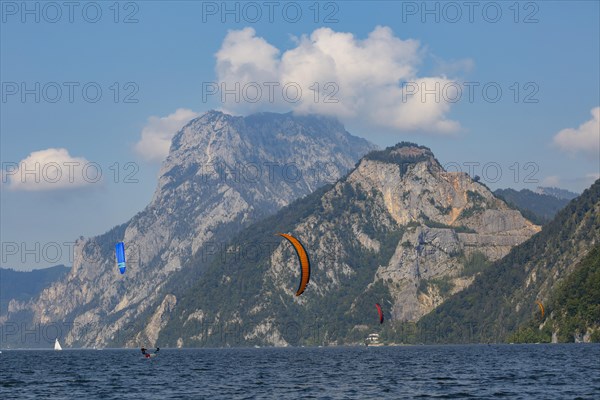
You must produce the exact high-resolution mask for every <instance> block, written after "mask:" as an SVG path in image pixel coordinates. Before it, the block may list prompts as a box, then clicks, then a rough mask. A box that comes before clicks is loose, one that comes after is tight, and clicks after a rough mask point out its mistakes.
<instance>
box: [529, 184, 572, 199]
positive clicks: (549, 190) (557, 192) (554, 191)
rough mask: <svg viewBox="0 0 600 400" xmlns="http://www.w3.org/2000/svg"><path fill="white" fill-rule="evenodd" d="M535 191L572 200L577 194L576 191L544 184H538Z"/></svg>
mask: <svg viewBox="0 0 600 400" xmlns="http://www.w3.org/2000/svg"><path fill="white" fill-rule="evenodd" d="M536 193H538V194H545V195H548V196H552V197H555V198H557V199H559V200H573V199H574V198H575V197H577V196H579V194H578V193H574V192H570V191H568V190H565V189H559V188H555V187H544V186H538V187H537V189H536Z"/></svg>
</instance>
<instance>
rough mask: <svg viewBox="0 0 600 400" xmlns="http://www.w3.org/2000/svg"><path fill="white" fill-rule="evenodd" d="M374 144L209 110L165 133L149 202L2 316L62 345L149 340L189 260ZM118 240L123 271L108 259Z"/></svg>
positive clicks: (278, 120) (292, 119)
mask: <svg viewBox="0 0 600 400" xmlns="http://www.w3.org/2000/svg"><path fill="white" fill-rule="evenodd" d="M374 148H375V146H374V145H372V144H370V143H369V142H367V141H366V140H364V139H360V138H357V137H355V136H352V135H350V134H349V133H348V132H347V131H346V130H345V129H344V127H343V126H342V125H341V124H340V123H339V122H338V121H337V120H335V119H332V118H327V117H321V116H310V115H309V116H294V115H292V114H291V113H289V114H274V113H261V114H255V115H250V116H247V117H237V116H231V115H227V114H224V113H221V112H217V111H209V112H207V113H205V114H203V115H202V116H200V117H198V118H196V119H194V120H192V121H190V122H189V123H188V124H187V125H185V126H184V127H183V128H182V129H181V130H180V131H179V132H178V133H177V134H176V135H175V136H174V138H173V140H172V144H171V148H170V152H169V155H168V157H167V159H166V160H165V161H164V163H163V165H162V167H161V170H160V176H159V180H158V187H157V189H156V191H155V192H154V196H153V198H152V201H151V202H150V204H149V205H148V206H147V207H146V208H145V209H144V210H143V211H141V212H140V213H138V214H137V215H135V216H134V217H133V218H132V219H131V220H129V221H127V222H126V223H124V224H122V225H120V226H117V227H115V228H113V229H111V230H110V231H109V232H107V233H105V234H102V235H99V236H96V237H92V238H80V239H79V240H78V241H77V242H76V245H75V248H74V253H75V255H74V264H73V267H72V269H71V271H70V272H69V274H68V275H67V276H66V277H65V278H64V279H61V280H60V281H59V282H57V283H54V284H53V285H52V286H50V287H49V288H47V289H45V290H44V291H43V292H42V293H41V295H40V296H39V298H37V299H36V300H35V301H32V302H31V303H30V304H29V305H28V307H26V308H24V309H22V310H20V312H18V313H13V314H12V315H10V316H9V317H10V321H12V322H19V321H20V322H25V323H31V324H40V326H41V327H44V326H47V325H50V324H54V325H56V324H58V325H59V326H60V327H61V336H62V340H61V342H63V343H65V344H66V345H67V346H100V347H105V346H109V345H110V346H121V345H131V346H136V347H137V346H138V344H139V343H143V344H145V345H151V344H153V343H154V342H155V341H156V338H157V337H158V334H159V333H160V330H161V329H162V327H163V326H164V325H165V324H167V323H168V320H169V315H170V311H171V310H172V309H173V308H174V307H175V305H176V304H177V302H178V299H179V293H180V292H181V291H183V290H185V289H186V287H187V286H189V285H191V283H193V282H194V281H195V280H196V279H198V278H199V277H201V276H202V274H203V269H204V265H203V263H196V264H194V265H192V264H190V263H189V262H188V260H189V259H191V258H192V257H193V256H195V255H196V254H198V253H200V254H203V253H204V252H205V248H210V246H211V245H212V244H213V243H215V242H219V241H222V240H224V239H225V238H227V237H230V236H231V235H232V234H234V233H235V232H237V231H239V230H241V229H242V228H244V227H246V226H248V225H250V224H251V223H252V222H255V221H257V220H258V219H260V218H263V217H265V216H268V215H271V214H273V213H274V212H276V211H277V210H278V209H280V208H281V207H283V206H285V205H287V204H289V203H290V202H291V201H293V200H295V199H297V198H299V197H302V196H304V195H306V194H309V193H311V192H312V191H314V190H315V189H317V188H318V187H320V186H322V185H323V184H325V183H328V182H333V181H335V180H336V179H337V178H338V177H340V176H341V175H343V174H344V173H345V172H346V171H347V170H348V169H350V168H352V167H353V166H354V165H355V163H356V161H357V160H358V159H359V158H360V157H361V156H362V155H364V154H365V153H367V152H368V151H370V150H372V149H374ZM119 241H124V242H125V246H126V256H127V260H128V267H127V272H126V274H125V275H120V274H119V272H118V269H117V267H116V265H115V256H114V251H115V250H114V246H115V243H116V242H119ZM186 266H187V269H186ZM191 268H194V270H190V269H191ZM65 326H66V327H67V328H63V327H65ZM19 345H20V346H21V347H22V346H35V347H39V346H40V343H19ZM42 345H43V346H45V343H44V344H42Z"/></svg>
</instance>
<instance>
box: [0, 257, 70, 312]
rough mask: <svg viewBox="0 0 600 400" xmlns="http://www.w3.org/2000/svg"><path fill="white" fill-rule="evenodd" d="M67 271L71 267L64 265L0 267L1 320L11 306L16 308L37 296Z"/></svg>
mask: <svg viewBox="0 0 600 400" xmlns="http://www.w3.org/2000/svg"><path fill="white" fill-rule="evenodd" d="M67 272H69V267H65V266H64V265H56V266H54V267H50V268H42V269H34V270H32V271H16V270H14V269H12V268H0V321H1V319H2V318H4V317H6V315H7V313H8V310H9V308H12V309H16V308H18V307H20V305H21V304H22V303H26V302H28V301H30V300H32V299H33V298H35V297H37V296H38V295H39V294H40V293H41V291H42V289H44V288H45V287H47V286H49V285H50V284H51V283H52V282H54V281H57V280H59V279H61V278H62V277H64V276H65V275H66V274H67ZM11 301H12V305H11Z"/></svg>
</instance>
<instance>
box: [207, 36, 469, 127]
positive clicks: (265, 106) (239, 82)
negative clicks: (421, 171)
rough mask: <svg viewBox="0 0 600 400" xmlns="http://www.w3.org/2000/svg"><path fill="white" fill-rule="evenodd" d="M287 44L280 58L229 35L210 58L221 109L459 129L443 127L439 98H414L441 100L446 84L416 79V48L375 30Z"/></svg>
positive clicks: (257, 40) (251, 40)
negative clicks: (365, 34)
mask: <svg viewBox="0 0 600 400" xmlns="http://www.w3.org/2000/svg"><path fill="white" fill-rule="evenodd" d="M295 42H296V43H295V46H294V47H293V48H291V49H288V50H285V51H283V52H282V51H280V50H279V49H277V48H276V47H275V46H273V45H271V44H269V43H268V42H267V41H266V40H265V39H263V38H261V37H257V36H256V32H255V30H254V29H252V28H245V29H242V30H233V31H229V32H228V34H227V35H226V37H225V39H224V41H223V43H222V46H221V49H220V50H219V51H218V52H217V53H216V71H217V77H218V80H219V82H218V85H219V87H218V93H216V94H214V95H215V96H218V95H219V94H220V96H219V97H217V98H218V100H219V102H221V103H222V104H223V107H224V108H225V109H226V110H231V111H232V112H238V113H246V112H256V111H261V110H285V109H288V110H289V109H291V110H293V111H294V112H297V113H317V114H325V115H331V116H335V117H338V118H340V119H341V120H343V121H344V122H351V121H352V120H354V121H363V122H364V121H366V122H368V123H369V125H372V126H380V127H385V128H390V129H393V130H423V131H429V132H438V133H448V132H453V131H456V130H458V129H459V128H460V125H459V124H458V122H456V121H452V120H450V119H448V117H447V114H448V112H449V111H450V107H451V103H450V102H448V101H445V100H444V98H443V95H442V96H438V98H437V99H436V96H434V95H427V96H422V94H423V91H424V90H428V91H431V90H436V88H437V91H438V93H443V88H444V85H445V84H447V83H449V82H450V80H449V79H448V78H447V77H445V76H422V74H419V71H418V67H419V64H420V63H421V62H422V60H423V58H424V56H425V54H426V52H425V50H424V49H423V47H422V46H421V44H420V43H419V42H418V41H417V40H412V39H407V40H402V39H400V38H398V37H396V36H394V33H393V32H392V30H391V29H390V28H388V27H383V26H378V27H376V28H375V29H374V30H373V31H372V32H371V33H370V34H369V35H368V37H367V38H366V39H358V38H356V37H355V36H354V35H353V34H351V33H345V32H335V31H333V30H332V29H330V28H319V29H316V30H315V31H314V32H312V34H310V36H306V35H305V36H302V37H300V38H296V39H295ZM436 85H437V86H436ZM407 87H408V88H409V89H410V91H407V90H406V89H407ZM236 88H237V89H236ZM298 88H299V89H298ZM212 90H215V88H212ZM232 92H237V93H238V98H237V99H236V97H235V96H234V95H233V94H231V93H232ZM440 97H441V98H440Z"/></svg>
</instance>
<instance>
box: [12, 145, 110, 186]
mask: <svg viewBox="0 0 600 400" xmlns="http://www.w3.org/2000/svg"><path fill="white" fill-rule="evenodd" d="M3 164H4V165H3V170H2V185H3V186H4V185H6V187H7V188H8V189H10V190H22V191H48V190H59V189H74V188H80V187H84V186H89V185H92V184H96V183H99V182H100V181H101V180H102V167H101V166H100V165H99V164H97V163H93V162H90V161H88V160H86V159H85V158H83V157H72V156H71V155H70V154H69V151H68V150H67V149H63V148H49V149H45V150H39V151H34V152H32V153H31V154H29V155H28V156H27V157H26V158H24V159H23V160H21V161H19V162H18V163H17V162H14V163H3Z"/></svg>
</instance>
